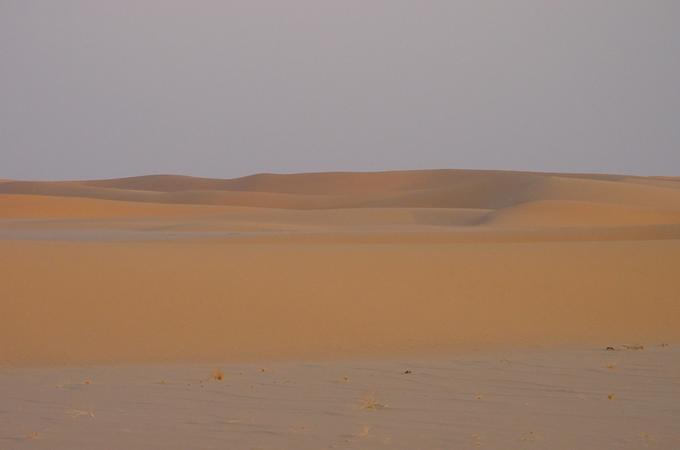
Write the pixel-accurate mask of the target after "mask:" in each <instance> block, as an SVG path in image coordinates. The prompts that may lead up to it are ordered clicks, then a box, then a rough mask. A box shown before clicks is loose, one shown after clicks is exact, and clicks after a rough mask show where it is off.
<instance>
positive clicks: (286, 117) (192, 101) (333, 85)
mask: <svg viewBox="0 0 680 450" xmlns="http://www.w3.org/2000/svg"><path fill="white" fill-rule="evenodd" d="M445 167H451V168H495V169H530V170H550V171H603V172H627V173H639V174H668V175H671V174H673V175H680V1H676V0H668V1H662V0H657V1H654V0H635V1H632V0H631V1H626V0H611V1H597V0H564V1H557V0H550V1H547V0H512V1H510V0H497V1H482V0H469V1H456V0H410V1H402V0H334V1H325V0H270V1H263V0H221V1H217V0H215V1H200V0H191V1H190V0H185V1H179V0H109V1H98V0H58V1H53V0H43V1H35V0H0V177H7V178H37V179H45V178H50V179H59V178H95V177H116V176H128V175H139V174H150V173H184V174H192V175H200V176H215V177H233V176H239V175H246V174H250V173H254V172H291V171H312V170H314V171H320V170H381V169H399V168H445Z"/></svg>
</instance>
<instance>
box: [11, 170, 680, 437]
mask: <svg viewBox="0 0 680 450" xmlns="http://www.w3.org/2000/svg"><path fill="white" fill-rule="evenodd" d="M0 274H1V275H0V276H1V277H2V280H1V282H0V302H1V306H2V314H1V315H0V368H2V369H1V371H0V393H1V395H2V398H3V401H2V402H1V403H2V406H0V423H2V425H0V449H4V448H33V447H35V448H74V447H87V448H111V447H110V446H107V445H105V444H107V442H104V441H101V440H97V438H96V436H101V433H104V434H106V433H108V434H110V435H111V439H113V440H114V441H113V442H116V445H114V446H113V448H153V447H154V445H151V446H149V442H150V441H149V436H152V435H154V434H153V433H154V432H155V433H156V435H158V434H163V436H164V438H163V439H166V440H165V441H163V440H159V441H158V445H156V446H155V447H156V448H187V446H188V447H200V448H227V447H230V446H231V447H230V448H333V447H331V446H335V448H382V447H385V448H418V446H419V444H418V443H420V444H422V447H421V448H479V447H481V448H593V449H595V448H607V447H608V444H610V445H609V447H610V448H614V447H616V448H641V447H645V446H648V447H656V448H677V446H678V445H680V440H678V439H680V433H679V432H678V429H677V427H674V426H673V425H672V424H673V423H678V422H679V421H680V410H678V409H677V407H676V406H675V405H677V404H680V394H679V392H678V386H677V376H678V370H680V367H678V364H677V361H678V353H677V344H680V178H673V177H634V176H617V175H600V174H551V173H529V172H502V171H472V170H436V171H405V172H380V173H318V174H311V173H310V174H294V175H272V174H262V175H254V176H250V177H245V178H239V179H232V180H218V179H202V178H192V177H186V176H171V175H163V176H147V177H135V178H126V179H114V180H94V181H68V182H66V181H59V182H38V181H12V180H6V181H3V182H0ZM625 346H628V347H625ZM607 347H613V348H615V349H616V350H613V351H607V350H605V349H606V348H607ZM636 349H639V350H636ZM513 358H514V359H513ZM614 359H616V361H614ZM505 360H512V361H514V362H515V364H514V365H512V364H511V365H504V364H506V363H503V361H505ZM610 360H611V361H610ZM607 365H609V366H612V367H610V368H607V367H605V366H607ZM214 367H220V368H221V370H223V371H224V374H225V379H224V380H222V381H219V380H215V379H212V378H210V371H211V370H212V369H211V368H214ZM255 367H267V368H268V369H267V370H271V371H272V372H271V373H269V372H267V371H265V373H262V372H259V371H258V370H255V369H254V368H255ZM603 367H604V368H603ZM405 370H412V372H413V373H411V374H404V373H403V371H405ZM201 377H204V378H205V379H203V378H201ZM343 377H348V378H349V380H350V382H346V381H347V380H345V381H343V380H344V378H343ZM90 379H92V383H91V384H90V383H86V384H82V382H83V381H84V380H90ZM161 379H162V380H165V382H164V383H161V384H158V383H157V382H160V380H161ZM356 380H359V381H358V383H357V384H353V383H355V382H356ZM610 391H611V392H610ZM477 393H479V396H480V398H479V399H478V398H477V397H476V394H477ZM610 394H611V395H612V398H611V399H610V398H609V397H608V396H609V395H610ZM363 395H376V396H378V397H377V398H378V400H375V402H377V404H378V405H379V406H376V407H372V408H368V409H369V411H366V410H362V408H360V407H357V405H359V404H360V402H361V401H360V398H361V396H363ZM383 396H384V398H383ZM487 396H488V397H487ZM140 398H147V399H148V402H146V403H145V402H141V403H139V402H140V400H139V399H140ZM357 399H359V400H357ZM187 402H189V403H188V404H189V405H193V406H195V408H194V407H193V406H191V407H190V406H187ZM374 406H375V405H374ZM383 406H384V407H383ZM178 408H179V409H178ZM343 408H345V409H343ZM352 408H354V409H352ZM68 411H79V412H75V413H73V414H71V415H69V414H67V412H68ZM287 412H288V413H290V416H288V415H287ZM91 413H92V414H91ZM5 418H9V419H8V420H5ZM154 418H155V419H154ZM594 420H595V421H594ZM598 420H599V422H597V421H598ZM173 424H174V425H175V426H173ZM406 424H409V425H408V428H405V427H406ZM598 424H599V425H598ZM628 425H634V426H628ZM564 427H566V428H564ZM126 430H127V431H126ZM154 430H155V431H154ZM163 430H166V431H168V430H169V431H168V432H167V434H166V433H165V432H164V431H163ZM149 433H150V434H149ZM173 435H174V436H176V438H173V439H171V438H170V437H171V436H173ZM144 436H146V438H145V439H142V438H143V437H144ZM418 436H420V438H418ZM116 439H117V440H116ZM159 439H160V438H159ZM225 439H226V440H225ZM570 439H571V440H570ZM111 442H112V441H108V444H111ZM163 442H165V444H167V445H163ZM188 442H193V443H196V444H197V445H196V446H194V445H189V444H187V443H188ZM282 442H286V444H285V445H283V444H282ZM143 443H146V444H147V445H143ZM199 444H200V445H199ZM227 444H229V445H227ZM182 445H184V446H182ZM225 445H226V447H225ZM173 446H174V447H173Z"/></svg>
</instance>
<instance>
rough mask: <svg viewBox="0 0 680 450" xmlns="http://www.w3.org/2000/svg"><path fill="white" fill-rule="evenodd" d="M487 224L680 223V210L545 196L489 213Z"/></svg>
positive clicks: (540, 225) (619, 224)
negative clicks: (565, 199)
mask: <svg viewBox="0 0 680 450" xmlns="http://www.w3.org/2000/svg"><path fill="white" fill-rule="evenodd" d="M483 223H484V224H485V225H494V226H513V227H546V226H549V227H572V226H609V227H612V226H627V225H651V224H673V223H676V224H677V223H680V211H672V212H668V211H659V210H656V209H652V208H644V207H634V206H627V205H616V204H606V203H593V202H576V201H562V200H541V201H535V202H527V203H521V204H519V205H516V206H511V207H509V208H502V209H499V210H497V211H495V212H493V213H491V214H489V215H488V216H487V217H486V218H485V220H484V221H483Z"/></svg>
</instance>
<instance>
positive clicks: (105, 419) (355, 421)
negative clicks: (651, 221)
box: [0, 345, 680, 450]
mask: <svg viewBox="0 0 680 450" xmlns="http://www.w3.org/2000/svg"><path fill="white" fill-rule="evenodd" d="M217 368H219V369H221V373H222V374H223V379H222V380H221V381H218V380H216V379H215V378H213V377H212V374H213V371H214V370H215V369H217ZM262 370H264V371H262ZM407 371H409V372H410V373H406V372H407ZM219 373H220V372H216V374H219ZM679 380H680V347H678V346H677V345H676V346H667V347H660V346H650V347H645V348H644V349H643V350H625V349H620V350H616V351H605V350H604V349H590V350H573V349H572V350H569V349H559V350H552V351H519V352H518V351H514V352H510V351H508V352H492V353H479V354H477V353H468V354H464V355H457V356H452V357H449V358H445V359H426V360H420V359H414V358H409V359H402V360H398V361H391V362H366V361H364V362H362V361H355V362H327V363H273V364H266V365H252V364H235V365H234V364H228V365H222V366H217V365H187V364H184V365H166V366H148V365H144V366H103V367H90V368H61V369H8V370H0V398H2V403H0V448H2V449H8V450H9V449H11V450H14V449H50V450H60V449H64V450H66V449H69V450H70V449H74V448H87V449H91V450H97V449H102V450H105V449H113V448H119V449H128V450H131V449H140V450H141V449H178V450H180V449H181V450H184V449H189V448H192V449H194V448H195V449H211V448H214V449H227V448H229V449H295V450H304V449H324V448H327V449H333V448H335V449H343V448H345V449H381V448H385V449H409V450H411V449H442V450H443V449H499V450H512V449H517V450H528V449H552V450H561V449H564V450H568V449H569V450H570V449H580V450H601V449H631V450H638V449H645V448H650V449H669V450H670V449H677V448H680V427H678V423H679V420H680V381H679Z"/></svg>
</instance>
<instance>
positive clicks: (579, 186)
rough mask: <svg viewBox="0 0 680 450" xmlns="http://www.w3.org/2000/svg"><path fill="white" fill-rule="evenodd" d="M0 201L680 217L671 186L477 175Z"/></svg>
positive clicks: (235, 184) (245, 181)
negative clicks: (652, 210)
mask: <svg viewBox="0 0 680 450" xmlns="http://www.w3.org/2000/svg"><path fill="white" fill-rule="evenodd" d="M0 193H5V194H32V195H51V196H62V197H82V198H99V199H108V200H119V201H131V202H153V203H178V204H179V203H181V204H212V205H232V206H245V207H262V208H282V209H332V208H362V207H371V208H373V207H408V208H419V207H420V208H477V209H498V208H506V207H509V206H513V205H516V204H520V203H526V202H529V201H539V200H568V201H583V202H595V203H613V204H622V205H629V206H652V207H661V208H666V209H675V208H677V209H680V189H679V188H678V186H676V183H675V182H674V181H670V180H659V179H656V178H644V177H630V176H615V175H580V174H561V175H554V174H543V173H533V172H504V171H476V170H436V171H402V172H399V171H396V172H372V173H371V172H358V173H350V172H329V173H312V174H289V175H274V174H259V175H252V176H249V177H243V178H236V179H231V180H219V179H209V178H193V177H187V176H175V175H154V176H144V177H132V178H123V179H113V180H91V181H57V182H40V181H9V182H5V183H2V184H0Z"/></svg>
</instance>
